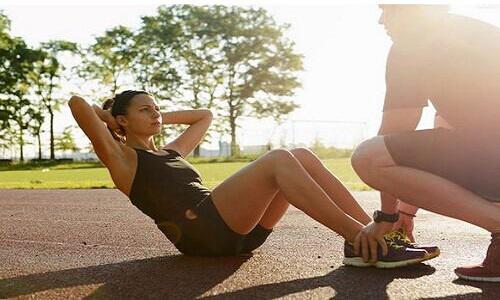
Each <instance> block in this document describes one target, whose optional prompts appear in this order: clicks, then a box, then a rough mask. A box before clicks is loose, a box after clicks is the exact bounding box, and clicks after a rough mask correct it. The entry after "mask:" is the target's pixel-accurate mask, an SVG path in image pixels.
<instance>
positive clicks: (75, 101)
mask: <svg viewBox="0 0 500 300" xmlns="http://www.w3.org/2000/svg"><path fill="white" fill-rule="evenodd" d="M68 105H69V107H70V108H71V113H72V114H73V117H74V118H75V120H76V122H77V123H78V126H80V128H81V129H82V130H83V132H84V133H85V134H86V135H87V137H88V138H89V139H90V141H91V142H92V145H93V146H94V150H95V152H96V154H97V156H98V157H99V159H100V160H101V161H102V162H103V163H104V164H105V165H106V166H108V167H109V165H110V164H111V162H112V159H113V157H117V156H120V154H122V153H121V152H122V149H121V147H120V145H119V144H118V142H117V141H115V140H114V139H113V137H112V136H111V133H110V132H109V130H108V129H107V128H106V126H105V125H104V123H103V122H102V121H101V119H100V118H99V116H97V114H96V112H95V111H94V109H93V108H92V107H91V106H90V105H89V104H88V103H87V102H86V101H85V100H84V99H83V98H81V97H79V96H72V97H71V99H70V100H69V102H68Z"/></svg>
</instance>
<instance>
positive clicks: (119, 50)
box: [79, 26, 137, 94]
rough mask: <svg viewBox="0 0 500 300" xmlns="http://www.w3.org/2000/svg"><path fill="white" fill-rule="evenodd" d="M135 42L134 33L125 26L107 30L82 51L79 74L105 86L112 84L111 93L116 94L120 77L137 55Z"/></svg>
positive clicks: (126, 71)
mask: <svg viewBox="0 0 500 300" xmlns="http://www.w3.org/2000/svg"><path fill="white" fill-rule="evenodd" d="M134 43H135V42H134V33H133V32H132V31H130V30H129V29H128V28H127V27H125V26H117V27H115V28H112V29H110V30H106V32H105V33H104V35H102V36H99V37H96V39H95V43H94V44H92V45H91V46H90V47H89V48H87V49H85V50H84V53H82V57H83V62H82V63H83V67H82V68H80V69H79V74H80V75H81V76H82V77H84V78H88V79H95V80H97V81H98V82H99V83H101V84H103V85H104V86H108V85H111V93H113V94H115V93H116V91H117V90H118V88H119V87H120V86H119V80H120V78H121V77H122V76H124V75H126V74H127V73H128V71H129V69H130V67H131V65H132V62H133V60H134V58H135V56H136V55H137V52H136V51H135V50H134V49H135V48H134Z"/></svg>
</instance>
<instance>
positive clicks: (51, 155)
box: [49, 106, 56, 160]
mask: <svg viewBox="0 0 500 300" xmlns="http://www.w3.org/2000/svg"><path fill="white" fill-rule="evenodd" d="M49 114H50V159H52V160H54V159H56V156H55V151H54V112H53V111H52V107H50V106H49Z"/></svg>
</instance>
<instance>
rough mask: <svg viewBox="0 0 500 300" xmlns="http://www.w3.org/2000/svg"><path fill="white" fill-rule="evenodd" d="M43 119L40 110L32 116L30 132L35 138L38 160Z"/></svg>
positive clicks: (39, 157)
mask: <svg viewBox="0 0 500 300" xmlns="http://www.w3.org/2000/svg"><path fill="white" fill-rule="evenodd" d="M44 120H45V118H44V116H43V114H42V110H41V109H39V110H38V111H36V112H35V113H33V115H32V119H31V124H30V127H29V128H30V131H31V133H32V134H33V135H34V136H35V137H36V140H37V145H38V159H39V160H41V159H42V126H43V122H44Z"/></svg>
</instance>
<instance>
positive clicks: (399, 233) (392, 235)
mask: <svg viewBox="0 0 500 300" xmlns="http://www.w3.org/2000/svg"><path fill="white" fill-rule="evenodd" d="M386 237H387V238H388V239H390V240H392V241H393V242H394V243H396V244H398V245H401V246H405V247H406V248H411V249H422V250H425V251H427V254H428V255H429V259H431V258H434V257H437V256H439V254H440V253H441V251H440V250H439V247H438V246H436V245H421V244H417V243H413V242H412V241H411V240H410V238H409V237H408V235H407V234H406V232H405V230H404V229H403V228H400V229H398V230H394V231H391V232H389V233H388V234H386Z"/></svg>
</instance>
